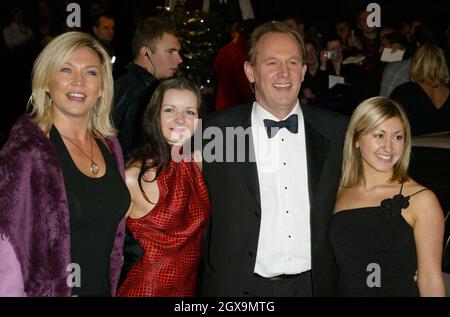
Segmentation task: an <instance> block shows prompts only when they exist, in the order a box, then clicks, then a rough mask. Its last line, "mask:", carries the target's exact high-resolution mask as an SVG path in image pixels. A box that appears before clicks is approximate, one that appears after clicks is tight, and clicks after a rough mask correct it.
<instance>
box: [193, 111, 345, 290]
mask: <svg viewBox="0 0 450 317" xmlns="http://www.w3.org/2000/svg"><path fill="white" fill-rule="evenodd" d="M251 111H252V104H248V105H242V106H238V107H233V108H229V109H227V110H224V111H220V112H217V113H213V114H211V115H209V116H208V118H207V119H206V121H205V123H204V128H205V131H206V128H208V127H217V128H219V129H220V130H221V131H225V129H226V127H243V128H244V129H247V128H248V127H250V125H251ZM302 112H303V116H304V122H305V133H306V150H307V165H308V185H309V193H310V205H311V245H312V247H311V250H312V251H311V252H312V274H313V290H314V295H316V296H331V295H333V292H334V284H335V280H336V266H335V261H334V257H333V253H332V250H331V246H330V244H329V242H328V223H329V221H330V219H331V216H332V211H333V208H334V203H335V198H336V192H337V189H338V183H339V177H340V170H341V157H342V147H343V138H344V134H345V128H346V125H347V120H346V118H345V117H343V116H341V115H339V114H337V113H332V112H327V111H324V110H320V109H316V108H312V107H302ZM248 131H250V135H248V136H247V141H248V142H246V146H245V152H246V160H245V161H244V162H241V163H239V162H235V163H227V162H221V161H220V160H216V161H213V162H208V157H205V161H204V164H203V174H204V177H205V181H206V184H207V186H208V190H209V194H210V198H211V203H212V214H211V220H210V225H209V228H208V230H207V232H206V235H205V245H204V253H203V258H202V265H201V268H200V274H199V275H200V276H199V293H200V295H201V296H252V290H251V287H250V280H251V278H252V276H253V272H254V267H255V260H256V252H257V245H258V236H259V229H260V218H261V206H260V193H259V182H258V173H257V168H256V163H255V162H254V160H253V162H251V161H249V160H248V158H249V156H252V155H253V156H254V150H253V143H252V137H251V129H248ZM224 134H225V133H224ZM236 139H237V137H236V136H235V135H234V136H229V137H228V138H227V139H226V141H224V142H223V147H220V146H218V147H216V148H215V152H214V151H213V150H212V149H211V147H209V148H208V147H205V148H204V153H206V152H207V151H211V152H213V153H215V154H216V155H217V156H220V155H219V154H221V152H223V154H224V155H225V153H226V149H227V148H228V150H229V149H230V148H233V147H234V150H235V151H234V155H235V156H236V152H237V151H236V146H235V142H234V141H235V140H236ZM205 142H206V144H207V143H208V140H205Z"/></svg>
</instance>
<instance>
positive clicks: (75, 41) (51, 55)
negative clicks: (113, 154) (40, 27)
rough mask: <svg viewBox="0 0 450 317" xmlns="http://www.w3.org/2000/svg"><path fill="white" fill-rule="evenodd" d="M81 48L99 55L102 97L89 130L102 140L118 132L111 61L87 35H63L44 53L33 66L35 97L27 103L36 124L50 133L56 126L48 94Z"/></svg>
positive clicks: (90, 122)
mask: <svg viewBox="0 0 450 317" xmlns="http://www.w3.org/2000/svg"><path fill="white" fill-rule="evenodd" d="M82 47H89V48H91V49H93V50H94V51H95V52H96V53H97V54H98V56H99V58H100V63H101V73H102V83H101V96H100V97H99V99H98V101H97V103H96V105H95V106H94V107H93V109H92V111H91V114H90V120H89V123H88V130H89V132H91V133H94V134H96V135H98V136H102V137H110V136H114V135H115V133H116V131H115V129H114V127H113V124H112V121H111V103H112V99H113V89H114V82H113V77H112V71H111V65H110V58H109V55H108V53H106V51H105V50H104V48H103V47H102V45H101V44H100V43H99V42H98V41H97V40H96V39H95V38H94V37H92V36H91V35H89V34H87V33H82V32H67V33H64V34H61V35H59V36H58V37H56V38H55V39H53V40H52V41H51V42H50V43H49V44H48V45H47V46H46V47H45V48H44V49H43V50H42V52H41V53H40V54H39V56H38V57H37V59H36V61H35V62H34V67H33V75H32V94H31V97H30V99H29V101H28V108H29V109H30V110H31V116H32V118H33V120H34V122H36V123H37V124H38V125H39V126H40V127H41V128H42V129H43V130H44V131H45V132H46V133H48V131H49V130H50V128H51V126H52V125H53V106H52V100H51V97H50V94H49V92H48V89H49V85H50V83H51V82H52V80H53V78H54V77H55V75H56V74H57V72H59V71H60V69H61V67H62V65H63V64H64V63H65V62H66V61H67V60H68V59H69V57H70V55H71V54H72V53H73V52H74V51H75V50H76V49H78V48H82Z"/></svg>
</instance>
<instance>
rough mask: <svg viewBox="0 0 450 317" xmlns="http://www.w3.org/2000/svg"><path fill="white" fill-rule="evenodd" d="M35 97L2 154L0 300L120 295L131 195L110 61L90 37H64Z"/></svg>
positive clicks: (40, 75) (35, 82)
mask: <svg viewBox="0 0 450 317" xmlns="http://www.w3.org/2000/svg"><path fill="white" fill-rule="evenodd" d="M32 91H33V93H32V96H31V98H30V104H29V106H30V108H31V113H30V114H27V115H24V116H23V117H22V118H20V119H19V120H18V121H17V123H16V124H15V126H14V127H13V129H12V131H11V136H10V138H9V140H8V141H7V143H6V144H5V146H4V147H3V149H2V150H1V152H0V175H2V177H1V179H0V203H1V205H2V212H1V213H0V237H1V239H0V259H1V260H0V295H3V296H71V295H76V296H111V295H114V294H115V290H116V287H117V282H118V278H119V273H120V268H121V266H122V261H123V260H122V249H123V235H124V225H125V223H124V216H125V214H126V212H127V210H128V207H129V205H130V194H129V192H128V190H127V188H126V185H125V182H124V180H123V177H124V164H123V158H122V157H121V150H120V146H119V144H118V141H117V139H116V138H115V130H114V129H113V127H112V124H111V120H110V109H111V99H112V92H113V80H112V75H111V66H110V64H109V57H108V55H107V53H106V52H105V50H104V49H103V48H102V46H101V45H100V44H99V43H98V42H97V41H96V40H95V39H94V38H93V37H91V36H90V35H88V34H84V33H79V32H69V33H65V34H62V35H60V36H58V37H57V38H55V39H54V40H53V41H52V42H50V43H49V44H48V45H47V46H46V47H45V48H44V50H43V51H42V52H41V53H40V55H39V57H38V58H37V60H36V61H35V64H34V70H33V77H32Z"/></svg>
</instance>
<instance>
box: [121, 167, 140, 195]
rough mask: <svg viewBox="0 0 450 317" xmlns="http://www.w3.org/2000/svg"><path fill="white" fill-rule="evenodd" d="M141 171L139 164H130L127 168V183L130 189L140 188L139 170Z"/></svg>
mask: <svg viewBox="0 0 450 317" xmlns="http://www.w3.org/2000/svg"><path fill="white" fill-rule="evenodd" d="M140 171H141V168H140V166H138V165H130V166H129V167H127V168H126V170H125V183H126V184H127V187H128V189H129V190H130V191H134V190H136V189H139V184H138V177H139V172H140Z"/></svg>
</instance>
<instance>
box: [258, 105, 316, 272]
mask: <svg viewBox="0 0 450 317" xmlns="http://www.w3.org/2000/svg"><path fill="white" fill-rule="evenodd" d="M292 114H297V115H298V133H297V134H294V133H291V132H290V131H289V130H288V129H286V128H283V129H280V130H279V131H278V133H277V134H276V135H275V136H274V137H272V138H270V139H269V137H268V135H267V132H266V129H265V127H264V121H263V120H264V119H271V120H275V121H280V120H279V119H277V118H276V117H274V116H273V115H272V114H270V113H269V112H268V111H266V110H265V109H264V108H262V107H261V106H260V105H259V104H258V103H256V102H255V103H254V104H253V109H252V116H251V124H252V133H253V141H254V147H255V158H256V165H257V169H258V179H259V191H260V197H261V227H260V232H259V240H258V249H257V256H256V264H255V270H254V272H255V273H257V274H258V275H261V276H263V277H274V276H277V275H281V274H298V273H302V272H305V271H308V270H310V269H311V233H310V204H309V192H308V169H307V163H306V141H305V125H304V122H303V114H302V111H301V108H300V105H299V103H298V101H297V104H296V106H295V107H294V109H293V110H292V112H291V113H290V114H289V115H288V116H286V118H287V117H289V116H290V115H292ZM286 118H284V119H286Z"/></svg>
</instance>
